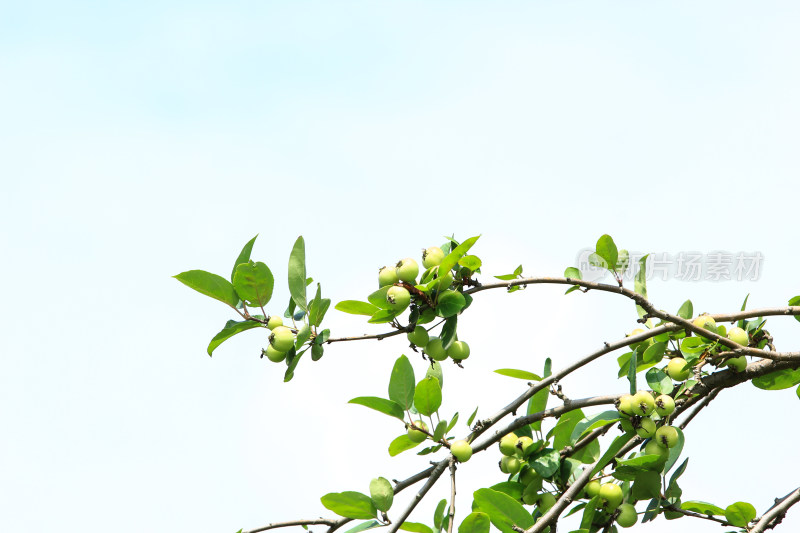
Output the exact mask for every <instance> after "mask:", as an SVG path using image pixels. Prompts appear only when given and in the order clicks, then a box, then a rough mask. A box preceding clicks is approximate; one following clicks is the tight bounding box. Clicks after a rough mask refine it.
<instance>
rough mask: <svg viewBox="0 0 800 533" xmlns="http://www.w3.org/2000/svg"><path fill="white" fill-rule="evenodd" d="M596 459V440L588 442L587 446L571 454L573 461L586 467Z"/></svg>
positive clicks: (598, 444)
mask: <svg viewBox="0 0 800 533" xmlns="http://www.w3.org/2000/svg"><path fill="white" fill-rule="evenodd" d="M598 457H600V443H599V442H598V441H596V440H593V441H591V442H589V444H587V445H586V446H584V447H583V448H581V449H580V450H578V451H577V452H575V453H573V454H572V458H573V459H576V460H578V461H580V462H581V463H583V464H586V465H589V464H592V463H594V462H595V461H597V458H598Z"/></svg>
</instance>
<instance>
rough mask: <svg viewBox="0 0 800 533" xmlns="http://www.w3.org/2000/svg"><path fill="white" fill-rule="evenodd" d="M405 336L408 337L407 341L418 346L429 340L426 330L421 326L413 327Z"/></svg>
mask: <svg viewBox="0 0 800 533" xmlns="http://www.w3.org/2000/svg"><path fill="white" fill-rule="evenodd" d="M406 337H408V342H410V343H411V344H415V345H417V346H419V347H420V348H424V347H425V345H426V344H428V341H429V340H430V338H429V337H428V330H426V329H425V328H424V327H422V326H417V327H415V328H414V331H410V332H408V335H406ZM439 342H441V341H439Z"/></svg>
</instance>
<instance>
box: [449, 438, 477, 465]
mask: <svg viewBox="0 0 800 533" xmlns="http://www.w3.org/2000/svg"><path fill="white" fill-rule="evenodd" d="M450 453H452V454H453V456H454V457H455V458H456V459H458V462H459V463H466V462H467V461H469V458H470V457H472V446H470V445H469V442H467V441H465V440H457V441H455V442H454V443H453V444H451V445H450Z"/></svg>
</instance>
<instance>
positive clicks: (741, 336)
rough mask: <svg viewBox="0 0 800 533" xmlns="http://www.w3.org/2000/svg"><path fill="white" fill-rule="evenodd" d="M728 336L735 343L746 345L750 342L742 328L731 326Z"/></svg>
mask: <svg viewBox="0 0 800 533" xmlns="http://www.w3.org/2000/svg"><path fill="white" fill-rule="evenodd" d="M728 338H729V339H730V340H732V341H733V342H735V343H736V344H741V345H742V346H747V345H748V344H749V343H750V337H749V336H748V335H747V332H746V331H745V330H743V329H742V328H732V329H731V330H730V331H729V332H728Z"/></svg>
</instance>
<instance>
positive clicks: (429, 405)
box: [400, 376, 442, 419]
mask: <svg viewBox="0 0 800 533" xmlns="http://www.w3.org/2000/svg"><path fill="white" fill-rule="evenodd" d="M441 405H442V388H441V386H440V385H439V380H438V379H436V378H434V377H431V376H428V377H426V378H425V379H423V380H421V381H420V382H419V383H417V388H416V389H415V390H414V407H416V408H417V411H419V413H420V414H421V415H424V416H431V415H432V414H433V413H435V412H436V410H437V409H439V407H440V406H441ZM400 418H401V419H402V418H403V417H402V413H401V416H400Z"/></svg>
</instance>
